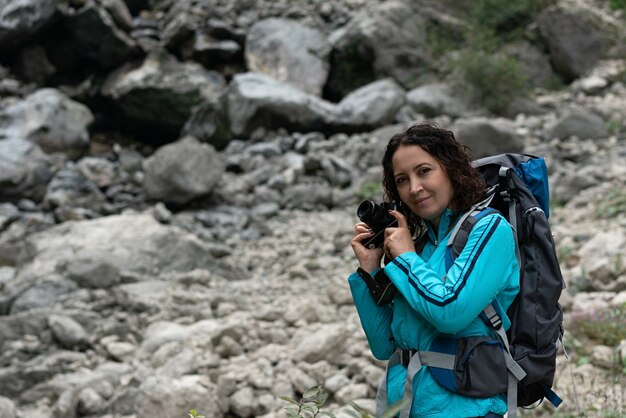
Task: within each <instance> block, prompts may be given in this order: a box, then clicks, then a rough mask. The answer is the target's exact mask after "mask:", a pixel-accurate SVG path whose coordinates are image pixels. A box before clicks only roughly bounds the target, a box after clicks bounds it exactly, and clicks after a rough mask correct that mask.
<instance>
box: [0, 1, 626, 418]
mask: <svg viewBox="0 0 626 418" xmlns="http://www.w3.org/2000/svg"><path fill="white" fill-rule="evenodd" d="M558 3H559V6H560V7H557V8H550V9H546V11H544V12H543V13H542V14H540V17H538V18H537V20H536V21H535V22H533V23H532V24H530V25H529V27H528V28H527V29H528V32H529V33H528V35H527V38H528V39H531V40H533V41H534V42H539V41H537V39H539V38H538V37H539V34H542V35H541V36H543V37H544V38H545V39H543V41H541V45H542V47H541V48H539V47H537V46H536V43H535V44H533V43H531V42H527V43H525V44H524V45H523V46H522V47H521V48H522V49H521V50H522V51H525V52H524V53H523V54H521V55H522V56H524V57H526V58H525V59H524V60H523V62H524V63H525V64H527V65H528V67H529V68H533V69H534V70H536V72H535V73H534V74H535V76H536V79H537V80H539V79H546V78H550V76H552V75H554V74H555V73H558V75H559V76H560V77H563V78H567V77H569V78H570V80H569V81H568V82H567V83H565V85H564V86H563V87H562V88H561V89H558V90H547V89H545V88H543V87H539V86H537V87H536V88H535V89H534V90H533V93H532V94H531V95H530V97H525V98H521V97H520V98H518V99H519V100H512V101H511V103H508V104H507V106H505V108H503V109H500V110H501V111H502V112H501V114H500V116H495V115H494V114H493V113H492V112H490V111H488V110H486V109H485V108H484V107H483V106H482V104H481V103H477V102H476V101H472V100H471V99H470V98H468V97H465V96H463V95H461V94H460V93H459V92H458V91H457V90H455V88H453V85H454V84H453V83H452V82H449V80H447V79H446V77H445V76H446V74H444V73H441V72H437V71H432V72H431V73H430V74H429V75H428V76H427V77H424V78H420V77H421V76H423V74H422V75H421V76H420V77H417V78H416V73H415V69H416V68H420V69H423V67H424V63H425V62H430V61H431V59H433V57H432V55H431V54H432V51H429V50H428V46H430V45H432V42H429V41H427V37H426V35H427V34H426V33H423V32H422V29H423V28H424V27H426V26H428V25H432V24H436V25H443V27H444V28H447V30H450V31H457V30H460V28H462V27H463V25H464V23H463V19H461V18H460V17H459V16H460V14H461V13H460V12H459V11H458V10H457V11H455V10H453V9H451V11H449V12H448V11H447V10H448V9H446V11H442V10H441V8H440V7H441V5H442V4H443V5H444V6H445V5H446V2H433V1H426V0H423V1H420V2H402V1H380V2H379V1H360V0H346V1H341V2H333V3H328V2H318V1H304V0H302V1H299V2H280V1H279V2H267V1H261V0H257V1H244V0H241V1H228V2H227V1H217V0H216V1H208V0H207V1H180V2H172V1H161V2H149V1H142V0H127V1H121V0H119V1H112V0H111V1H105V0H102V1H97V2H95V1H82V0H70V1H53V0H46V1H34V0H19V1H17V0H16V1H15V2H5V3H2V2H0V46H1V47H2V48H0V50H2V51H5V52H3V53H1V54H0V63H1V66H0V417H1V418H14V417H33V418H61V417H62V418H72V417H90V418H105V417H106V418H113V417H116V418H118V417H119V418H133V417H150V418H156V417H164V418H177V417H180V418H182V417H186V415H187V411H188V410H190V409H191V408H195V409H197V410H198V411H199V412H200V413H201V414H203V415H205V416H207V417H211V418H221V417H224V418H238V417H241V418H245V417H264V418H271V417H277V418H280V417H285V416H286V412H285V411H284V407H285V406H286V405H287V404H286V402H285V401H283V400H281V399H279V396H287V397H292V398H298V397H299V396H301V394H302V393H303V392H304V391H305V390H306V389H307V388H310V387H312V386H315V385H323V387H324V388H326V389H327V390H328V391H329V393H330V398H329V404H328V406H327V409H328V410H330V411H332V412H335V413H336V415H337V416H338V417H348V416H350V415H349V414H348V412H347V410H348V409H349V407H348V406H347V405H348V403H349V402H350V401H356V402H357V403H359V404H360V405H362V406H363V407H365V408H366V409H370V410H371V409H373V407H374V405H373V404H374V401H373V399H374V394H375V388H376V386H377V383H378V380H379V379H380V377H381V376H382V373H383V370H384V368H383V367H384V364H382V363H381V362H379V361H376V360H375V359H374V358H373V357H372V355H371V353H370V352H369V349H368V346H367V343H366V341H365V338H364V335H363V332H362V330H361V327H360V324H359V320H358V317H357V315H356V311H355V309H354V306H353V303H352V299H351V295H350V292H349V289H348V286H347V283H346V278H347V276H348V274H349V273H350V272H352V271H353V270H354V269H355V267H356V262H355V259H354V257H353V254H352V251H351V249H350V246H349V241H350V239H351V237H352V231H353V224H354V223H355V222H356V215H355V211H356V207H357V206H358V204H359V202H360V201H362V200H363V199H376V200H380V199H381V196H380V188H379V184H380V167H379V165H380V159H381V155H382V150H383V148H384V145H385V144H386V142H387V140H388V139H389V137H390V136H391V135H392V134H393V133H395V132H397V131H399V130H400V129H402V128H403V127H405V126H406V125H407V124H409V123H412V122H415V121H422V120H429V121H432V122H435V123H438V124H439V125H441V126H444V127H448V128H451V129H452V130H453V131H454V132H455V133H456V135H457V137H458V138H459V139H461V140H462V141H463V142H466V143H468V144H469V145H470V146H471V147H472V149H473V150H474V152H475V154H476V156H477V157H480V156H484V155H488V154H494V153H499V152H527V153H534V154H537V155H541V156H544V157H545V158H546V161H547V164H548V168H549V172H550V185H551V217H550V221H551V225H552V229H553V231H552V232H553V234H554V236H555V241H556V245H557V252H558V255H559V259H560V262H561V268H562V271H563V274H564V277H565V280H566V283H567V286H568V287H567V289H566V290H565V291H564V292H563V295H562V298H561V304H562V306H563V308H564V312H565V350H564V352H563V353H562V354H560V355H559V358H558V370H557V376H556V382H555V387H554V388H555V391H556V392H557V393H559V394H560V395H561V396H562V397H563V398H564V404H563V405H562V406H561V407H560V408H559V409H558V410H556V411H555V410H554V409H552V408H551V407H549V406H548V405H541V406H540V407H539V408H537V409H533V410H531V411H525V410H520V415H522V416H561V417H573V416H585V417H619V416H624V415H626V392H625V389H624V388H626V377H625V376H626V374H625V372H624V368H625V367H626V334H625V333H624V330H625V329H626V322H625V321H626V259H625V254H624V250H623V248H624V246H625V245H626V192H625V190H626V188H625V186H626V185H625V182H626V116H625V114H624V109H625V108H626V76H625V75H624V74H626V59H625V58H624V54H623V51H622V50H620V45H621V44H620V43H619V42H615V43H614V44H611V40H613V41H615V40H616V39H621V38H620V36H622V35H621V34H620V32H619V31H618V29H619V28H621V27H623V20H621V19H623V16H622V15H621V14H620V12H613V11H611V10H610V9H609V8H608V6H607V4H606V2H602V1H594V2H581V1H562V2H558ZM448 6H449V5H448ZM29 7H30V8H29ZM446 7H447V6H446ZM16 10H17V11H16ZM24 10H26V11H27V12H24ZM581 12H582V14H581ZM15 16H18V18H15ZM581 16H583V17H581ZM276 17H281V18H284V19H287V20H277V19H271V18H276ZM461 17H462V16H461ZM266 18H267V19H266ZM412 18H415V19H417V20H418V21H419V23H420V25H415V24H414V23H415V22H414V20H411V19H412ZM20 19H22V20H20ZM597 20H599V21H600V22H602V23H603V25H601V28H602V30H600V29H597V26H593V25H592V23H591V22H594V21H597ZM15 22H25V23H23V24H15ZM568 22H569V23H571V22H574V23H576V24H575V25H573V26H571V27H574V29H573V32H568V31H567V30H563V31H561V32H559V31H558V30H557V29H558V28H559V27H561V28H562V26H561V25H565V26H564V27H570V26H567V24H568ZM422 23H423V25H422ZM620 25H621V26H620ZM372 28H377V30H373V29H372ZM282 31H287V32H282ZM563 32H565V33H567V34H568V36H569V38H568V37H564V36H562V34H563ZM276 33H279V34H280V33H289V34H290V35H289V36H279V37H278V38H276V37H274V35H275V34H276ZM393 33H396V34H397V36H391V35H390V34H393ZM67 39H70V40H71V42H70V43H69V44H68V43H67V42H66V41H67ZM87 39H90V40H91V42H86V41H85V40H87ZM428 39H431V38H428ZM81 40H82V41H81ZM96 41H97V42H96ZM431 41H432V39H431ZM596 42H597V43H596ZM303 43H306V45H307V48H301V46H302V44H303ZM604 43H606V44H607V45H609V47H607V48H606V49H603V52H602V54H598V51H599V49H594V48H595V46H597V45H604ZM294 45H295V46H297V47H300V48H294ZM354 45H365V46H364V47H363V48H356V49H355V48H354ZM583 45H584V46H586V47H589V48H583V47H582V46H583ZM100 47H101V48H100ZM68 48H69V49H68ZM516 48H520V46H519V45H518V46H517V47H516ZM303 50H306V51H316V53H315V54H302V51H303ZM516 50H517V51H520V49H516ZM6 51H10V52H6ZM68 51H70V52H71V53H69V52H68ZM407 51H410V52H411V53H410V54H407ZM546 51H547V52H546ZM563 51H565V52H564V53H563ZM351 54H352V55H351ZM408 55H410V57H409V58H410V59H409V58H406V57H405V56H408ZM398 57H405V58H406V59H405V60H402V59H400V58H398ZM342 62H356V63H359V65H362V64H363V63H364V62H370V63H374V64H373V65H371V68H368V69H367V71H363V73H362V74H361V73H360V74H358V76H357V75H355V74H352V73H349V72H347V70H346V68H344V67H341V65H340V63H342ZM340 70H341V71H340ZM320 74H323V75H325V77H318V76H319V75H320ZM363 74H365V76H363V77H362V75H363ZM333 80H334V81H333ZM566 353H567V355H566Z"/></svg>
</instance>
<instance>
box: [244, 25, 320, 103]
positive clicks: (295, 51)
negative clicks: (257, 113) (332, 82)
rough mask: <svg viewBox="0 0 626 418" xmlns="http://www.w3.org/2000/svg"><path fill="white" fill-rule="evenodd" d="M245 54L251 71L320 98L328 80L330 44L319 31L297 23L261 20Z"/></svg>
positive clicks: (252, 30) (247, 42) (249, 40)
mask: <svg viewBox="0 0 626 418" xmlns="http://www.w3.org/2000/svg"><path fill="white" fill-rule="evenodd" d="M245 51H246V52H245V58H246V64H247V66H248V68H249V69H250V70H251V71H255V72H258V73H264V74H267V75H270V76H272V77H274V78H275V79H277V80H279V81H285V82H287V83H290V84H293V85H295V86H296V87H298V88H300V89H301V90H303V91H305V92H307V93H310V94H314V95H317V96H319V95H320V94H321V92H322V87H323V86H324V83H325V82H326V78H327V76H328V68H329V64H328V55H329V53H330V44H329V43H328V41H327V40H326V38H325V37H324V35H323V34H322V33H321V32H320V31H318V30H316V29H313V28H309V27H306V26H304V25H302V24H301V23H299V22H297V21H294V20H288V19H276V18H270V19H265V20H261V21H260V22H257V23H256V24H254V25H253V26H252V27H251V28H250V30H249V32H248V36H247V38H246V47H245Z"/></svg>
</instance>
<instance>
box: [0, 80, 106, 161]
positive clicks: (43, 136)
mask: <svg viewBox="0 0 626 418" xmlns="http://www.w3.org/2000/svg"><path fill="white" fill-rule="evenodd" d="M93 120H94V117H93V115H92V113H91V111H90V110H89V109H88V108H87V107H86V106H85V105H83V104H81V103H78V102H75V101H73V100H71V99H69V98H68V97H67V96H66V95H65V94H63V93H61V92H60V91H58V90H56V89H53V88H45V89H41V90H37V91H36V92H34V93H32V94H31V95H29V96H27V97H26V98H25V99H24V100H21V101H18V102H16V103H14V104H13V105H10V106H7V107H6V108H4V109H2V110H0V139H2V138H20V139H28V140H30V141H33V142H35V143H37V144H38V145H39V146H40V147H41V149H42V150H43V151H45V152H47V153H52V152H63V153H65V154H66V155H67V156H68V157H69V158H78V157H79V156H81V155H82V154H83V153H84V152H85V151H86V150H87V148H88V147H89V132H88V131H87V128H88V127H89V125H90V124H91V123H92V122H93Z"/></svg>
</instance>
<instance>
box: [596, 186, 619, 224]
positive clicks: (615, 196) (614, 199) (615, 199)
mask: <svg viewBox="0 0 626 418" xmlns="http://www.w3.org/2000/svg"><path fill="white" fill-rule="evenodd" d="M622 213H626V192H624V190H623V189H622V188H619V187H616V188H613V189H612V190H610V191H609V192H608V193H606V194H605V195H604V196H603V197H602V198H600V200H599V201H598V204H597V206H596V210H595V215H596V217H597V218H613V217H615V216H617V215H619V214H622Z"/></svg>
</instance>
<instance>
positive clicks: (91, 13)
mask: <svg viewBox="0 0 626 418" xmlns="http://www.w3.org/2000/svg"><path fill="white" fill-rule="evenodd" d="M118 17H119V16H118ZM65 20H66V22H65V27H66V28H67V31H68V38H69V40H70V42H71V45H72V49H73V51H74V52H75V53H76V54H78V55H79V56H81V57H85V58H87V59H89V60H91V61H93V62H95V63H96V64H97V65H99V66H100V67H102V68H104V69H111V68H113V67H116V66H118V65H120V64H122V63H123V62H124V61H126V60H127V59H128V58H129V57H131V56H132V54H133V52H134V50H135V47H136V45H135V42H134V41H133V40H132V38H130V36H128V35H126V33H124V32H123V31H122V30H120V29H118V28H117V26H115V22H114V21H113V18H111V15H110V14H109V13H108V12H107V11H106V10H104V9H102V8H100V7H99V6H97V5H96V4H94V3H92V2H89V3H88V4H87V5H85V6H84V7H83V8H81V9H80V10H78V11H77V12H76V13H74V14H71V15H69V16H66V17H65Z"/></svg>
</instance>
